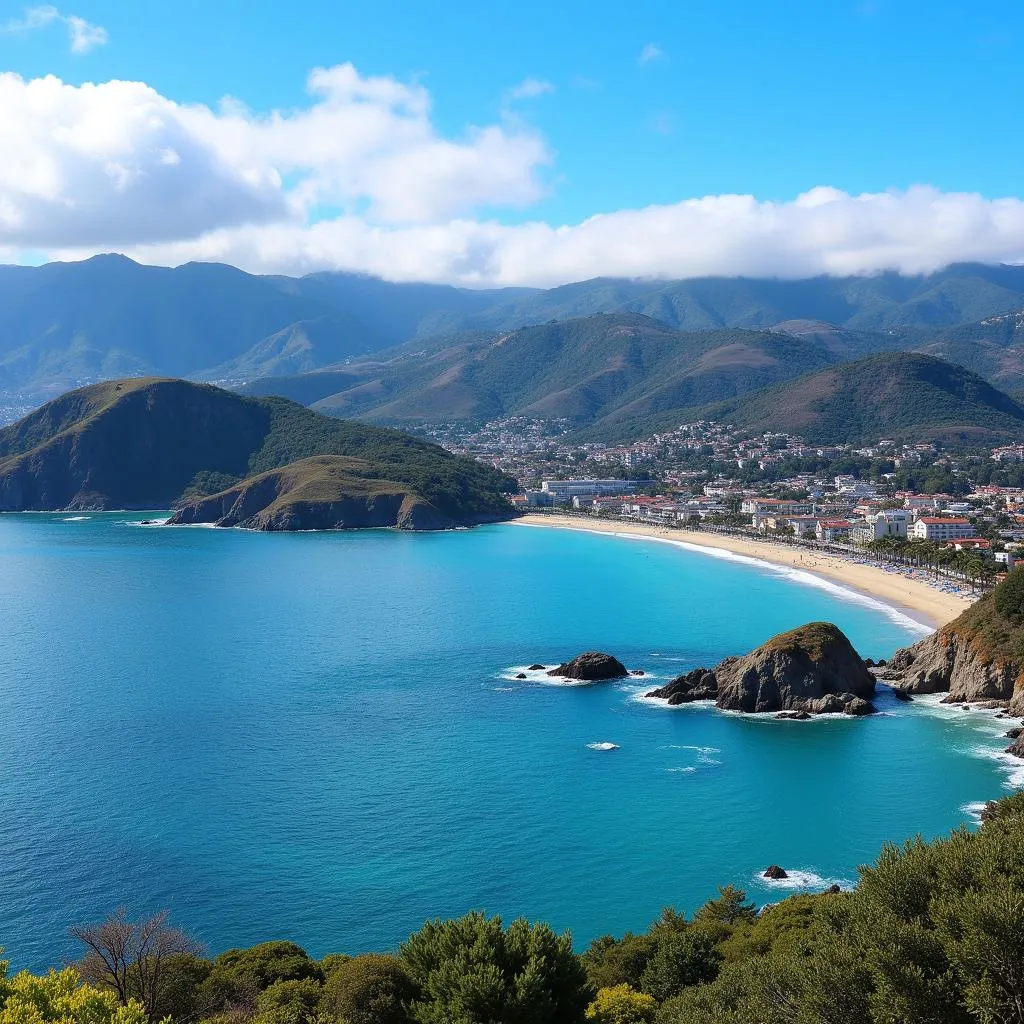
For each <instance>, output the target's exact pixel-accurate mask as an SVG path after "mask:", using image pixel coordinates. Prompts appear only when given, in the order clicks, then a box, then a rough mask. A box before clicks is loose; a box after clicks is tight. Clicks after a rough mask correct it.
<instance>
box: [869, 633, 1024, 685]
mask: <svg viewBox="0 0 1024 1024" xmlns="http://www.w3.org/2000/svg"><path fill="white" fill-rule="evenodd" d="M1019 675H1020V669H1019V667H1018V666H1017V665H1015V664H1012V663H1007V662H998V661H994V660H989V659H988V658H986V656H985V653H984V651H982V650H978V649H977V648H976V647H975V646H974V645H972V644H971V642H970V638H969V637H967V636H962V635H960V634H959V633H958V632H956V631H955V630H952V629H948V628H944V629H940V630H939V631H938V632H937V633H932V634H931V636H927V637H925V638H924V639H923V640H920V641H918V642H917V643H916V644H914V646H913V647H907V648H904V649H903V650H901V651H897V652H896V654H895V655H894V656H893V658H892V659H891V660H890V662H889V664H888V666H887V667H886V669H885V671H884V672H883V673H882V678H884V679H887V680H891V681H893V682H894V683H898V686H899V688H900V689H902V690H903V691H904V692H906V693H911V694H913V693H948V694H949V701H950V703H961V702H963V701H970V702H973V701H988V700H997V701H1007V702H1009V701H1010V699H1011V698H1012V697H1013V691H1014V686H1015V683H1016V680H1017V677H1018V676H1019Z"/></svg>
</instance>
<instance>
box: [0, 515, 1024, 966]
mask: <svg viewBox="0 0 1024 1024" xmlns="http://www.w3.org/2000/svg"><path fill="white" fill-rule="evenodd" d="M143 518H144V516H142V515H140V514H125V513H107V514H87V513H83V514H80V515H70V514H63V515H42V514H39V515H22V516H0V624H2V629H0V706H2V708H3V714H2V715H0V945H2V946H4V947H5V948H6V956H8V957H9V958H10V959H11V961H12V963H13V966H14V967H16V968H19V967H30V968H33V969H40V968H43V967H46V966H49V965H59V964H60V963H62V962H63V961H65V960H66V959H69V958H71V957H73V956H74V955H75V954H76V948H75V946H74V944H73V943H72V942H71V940H70V939H69V938H68V933H67V929H68V927H69V926H70V925H71V924H73V923H76V922H81V921H89V920H94V919H98V918H101V917H103V916H105V915H106V914H107V913H108V912H110V911H111V910H113V909H114V908H115V907H117V906H120V905H124V906H125V907H127V908H128V909H129V911H130V912H132V913H134V914H141V913H145V912H149V911H154V910H157V909H162V908H168V909H169V910H170V911H171V914H172V918H173V920H174V921H175V922H176V923H178V924H179V925H181V926H183V927H185V928H186V929H188V930H189V931H190V932H191V933H192V934H193V935H194V936H195V937H197V938H198V939H200V940H201V941H203V942H204V943H205V944H206V945H207V947H208V948H209V950H210V951H211V952H212V953H216V952H218V951H220V950H223V949H225V948H228V947H231V946H244V945H250V944H252V943H256V942H260V941H263V940H266V939H271V938H286V939H292V940H294V941H296V942H298V943H300V944H301V945H303V946H304V947H306V948H307V949H308V950H309V951H310V953H311V954H313V955H316V956H319V955H322V954H325V953H327V952H348V953H357V952H362V951H366V950H385V949H392V948H394V947H395V946H396V945H397V944H398V943H399V942H401V941H402V940H403V939H404V938H405V937H406V936H407V935H408V934H409V933H410V932H411V931H413V930H415V929H417V928H418V927H419V926H420V925H421V924H422V922H423V921H424V919H426V918H430V917H449V916H453V915H457V914H461V913H463V912H465V911H467V910H469V909H471V908H479V909H483V910H486V911H487V912H489V913H498V914H501V915H502V916H503V917H504V918H505V919H506V920H509V919H512V918H514V917H516V916H520V915H525V916H526V917H528V918H530V919H534V920H545V921H548V922H550V923H551V924H552V926H554V927H555V928H556V929H558V930H564V929H571V931H572V934H573V938H574V941H575V943H576V945H577V947H578V948H583V947H584V946H585V945H586V944H587V943H588V942H589V941H590V940H591V939H593V938H594V937H596V936H598V935H601V934H605V933H613V934H621V933H622V932H624V931H625V930H627V929H638V928H644V927H645V926H646V925H647V923H648V922H650V921H651V920H653V919H654V918H655V917H656V916H657V915H658V913H659V912H660V910H661V908H662V907H663V906H666V905H674V906H676V907H677V908H679V909H681V910H685V911H687V912H692V911H693V910H694V909H695V908H696V907H698V906H699V905H700V904H701V903H702V902H703V901H704V900H705V899H707V898H708V897H710V896H713V895H714V894H715V892H716V887H717V886H719V885H725V884H727V883H733V884H735V885H739V886H742V887H744V888H745V889H746V890H747V892H748V894H749V896H750V897H751V898H752V899H754V900H755V901H757V902H758V903H765V902H770V901H773V900H777V899H779V898H781V896H783V895H785V894H786V893H787V892H789V891H792V888H793V887H794V886H795V887H801V886H806V887H809V888H811V889H817V888H822V887H824V886H827V885H829V884H831V883H832V882H833V881H835V882H838V883H839V884H842V885H847V884H852V883H853V882H854V881H855V880H856V877H857V866H858V865H859V864H864V863H866V862H869V861H870V860H872V859H873V858H874V857H875V856H876V854H877V853H878V851H879V849H880V847H881V845H882V843H883V842H885V841H887V840H892V841H896V842H900V841H903V840H905V839H907V838H909V837H912V836H914V835H916V834H918V833H920V834H922V835H924V836H926V837H931V836H937V835H940V834H943V833H946V832H948V831H949V830H950V829H953V828H958V827H961V826H971V824H972V820H973V815H974V813H976V807H977V804H978V802H979V801H983V800H986V799H989V798H993V797H997V796H999V795H1001V794H1005V793H1006V792H1008V788H1007V787H1009V786H1011V785H1013V784H1024V780H1022V779H1021V772H1020V771H1019V770H1018V771H1015V772H1014V771H1013V766H1012V765H1010V764H1008V763H1007V762H1006V761H1004V760H1001V759H999V757H998V751H999V750H1001V748H1002V747H1003V746H1005V743H1006V741H1005V740H1001V733H1002V731H1004V728H1003V727H1004V726H1005V723H1001V722H998V721H995V720H994V719H993V717H992V716H991V714H989V713H983V712H964V711H961V710H959V709H958V708H948V707H940V706H938V705H937V703H936V702H935V701H934V700H929V701H916V702H915V703H913V704H910V705H902V704H898V703H897V702H895V701H894V700H893V699H892V698H891V697H890V696H889V695H888V694H887V693H883V694H882V695H881V696H880V698H879V700H878V705H879V707H880V709H881V710H882V711H883V714H880V715H877V716H875V717H873V718H870V719H864V720H844V719H841V718H840V719H821V720H816V721H812V722H808V723H799V722H777V721H774V720H771V719H767V720H766V719H763V718H750V717H746V718H744V717H740V716H738V715H732V714H723V713H720V712H717V711H715V710H714V709H711V708H708V707H706V706H690V707H685V708H678V709H669V708H666V707H664V706H662V705H659V704H656V703H655V702H651V701H645V700H644V699H643V696H642V694H643V692H644V690H645V689H649V688H651V687H653V686H656V685H658V684H659V683H660V682H662V681H664V680H667V679H669V678H671V677H672V676H674V675H676V674H678V673H679V672H682V671H685V670H687V669H689V668H692V667H694V666H696V665H712V664H714V663H715V662H717V661H718V660H719V659H720V658H722V657H724V656H725V655H727V654H735V653H743V652H745V651H747V650H749V649H750V648H752V647H754V646H755V645H757V644H758V643H759V642H761V641H763V640H765V639H766V638H767V637H769V636H771V635H772V634H774V633H777V632H779V631H781V630H784V629H787V628H790V627H793V626H796V625H799V624H801V623H804V622H807V621H811V620H815V619H827V620H831V621H834V622H836V623H837V624H838V625H839V626H841V628H842V629H844V630H845V631H846V632H847V634H848V635H849V637H850V638H851V640H852V641H853V643H854V644H855V646H856V647H857V648H858V650H860V651H861V653H862V654H864V655H865V656H867V657H874V658H879V657H886V656H888V655H890V654H891V653H892V652H893V651H894V650H895V649H896V648H897V647H899V646H901V645H904V644H906V643H908V642H911V641H912V640H914V639H916V638H917V637H919V636H920V635H922V630H921V627H919V626H918V625H916V624H915V623H914V622H913V621H912V620H910V619H908V618H906V617H905V616H903V615H901V614H900V613H898V612H893V611H892V610H887V609H885V608H884V607H883V606H880V605H878V604H876V603H874V602H872V601H870V600H867V599H865V598H862V597H858V596H856V595H851V594H848V593H845V592H843V591H842V590H840V589H839V588H837V587H834V586H831V585H824V584H822V585H808V584H807V583H806V582H801V579H800V577H799V574H796V573H793V572H791V571H785V570H778V569H773V568H770V567H768V566H760V565H750V564H746V563H742V562H739V561H736V560H730V559H727V558H721V557H714V556H710V555H707V554H704V553H698V552H693V551H688V550H684V549H682V548H680V547H678V546H674V545H671V544H664V543H658V542H655V541H643V540H627V539H622V538H614V537H606V536H597V535H592V534H585V533H581V532H572V531H561V530H545V529H530V528H525V527H521V526H511V525H499V526H490V527H483V528H479V529H476V530H472V531H459V532H452V533H442V534H424V535H407V534H400V533H395V532H388V531H367V532H360V533H351V534H344V533H332V534H312V533H310V534H276V535H275V534H253V533H245V532H241V531H221V530H214V529H203V528H162V527H146V526H141V525H139V521H140V520H141V519H143ZM588 649H597V650H605V651H608V652H610V653H612V654H615V655H616V656H618V657H619V658H620V659H622V660H623V661H624V662H625V663H626V664H627V665H628V666H629V667H630V668H636V669H642V670H643V671H644V672H645V673H647V674H646V676H645V677H644V678H643V679H630V680H628V681H626V682H622V683H605V684H599V685H595V686H585V687H580V686H557V685H550V683H549V682H548V681H547V679H546V677H545V676H543V675H542V674H539V673H534V674H531V678H530V679H528V680H527V681H525V682H524V681H521V680H517V679H515V678H514V677H515V675H516V674H517V673H518V672H519V671H521V670H522V668H523V667H525V666H527V665H528V664H530V663H531V662H534V661H539V662H542V663H545V664H555V663H557V662H558V661H560V660H564V659H567V658H569V657H571V656H573V655H575V654H577V653H579V652H581V651H583V650H588ZM771 863H776V864H781V865H782V866H783V867H785V868H786V869H787V870H789V871H790V872H791V873H794V877H793V878H792V879H791V880H790V881H789V882H787V883H777V884H772V883H768V882H766V881H765V880H764V879H761V878H760V877H759V873H760V872H761V871H762V870H763V869H764V868H765V867H766V866H767V865H768V864H771ZM787 885H788V886H789V888H787V887H786V886H787Z"/></svg>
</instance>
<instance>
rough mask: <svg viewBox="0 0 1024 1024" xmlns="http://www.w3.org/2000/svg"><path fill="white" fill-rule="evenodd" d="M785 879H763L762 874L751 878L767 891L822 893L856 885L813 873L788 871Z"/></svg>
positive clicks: (848, 881)
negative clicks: (804, 890)
mask: <svg viewBox="0 0 1024 1024" xmlns="http://www.w3.org/2000/svg"><path fill="white" fill-rule="evenodd" d="M786 875H787V877H786V878H765V877H764V875H763V874H760V873H759V874H756V875H755V876H754V878H753V882H754V884H755V885H762V886H765V887H766V888H769V889H806V890H808V891H819V892H820V891H822V890H824V889H830V888H831V887H832V886H833V885H838V886H839V888H840V889H852V888H853V887H854V886H855V885H856V883H855V882H851V881H850V880H849V879H848V878H824V877H823V876H822V875H819V874H817V873H816V872H814V871H788V870H787V872H786Z"/></svg>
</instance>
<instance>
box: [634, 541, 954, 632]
mask: <svg viewBox="0 0 1024 1024" xmlns="http://www.w3.org/2000/svg"><path fill="white" fill-rule="evenodd" d="M624 536H628V537H630V538H631V539H635V540H658V541H661V542H662V543H665V544H673V545H675V546H676V547H679V548H683V549H684V550H686V551H692V552H695V553H697V554H704V555H708V556H709V557H711V558H720V559H722V560H723V561H726V562H738V563H740V564H742V565H750V566H756V567H757V568H759V569H767V570H770V571H771V572H773V573H774V574H775V575H776V576H782V577H784V578H785V579H789V580H792V581H793V582H794V583H800V584H802V585H804V586H809V587H817V588H818V589H819V590H825V591H828V592H829V593H830V594H834V595H835V596H836V597H839V598H842V599H843V600H844V601H848V602H850V603H853V604H859V605H862V606H864V607H866V608H872V609H874V610H875V611H880V612H882V613H883V614H884V615H885V616H886V617H887V618H888V619H889V620H890V621H891V622H895V623H896V624H897V625H899V626H902V627H903V628H904V629H907V630H908V631H911V632H915V633H917V634H919V635H920V636H927V635H928V634H929V633H933V632H934V629H933V628H932V627H931V626H929V625H926V624H925V623H923V622H921V621H920V620H919V619H915V618H914V617H913V616H912V615H908V614H907V613H906V612H904V611H902V610H901V609H899V608H896V607H895V606H894V605H891V604H887V603H886V602H885V601H882V600H880V599H879V598H877V597H872V596H871V595H870V594H865V593H862V592H861V591H859V590H856V589H855V588H853V587H848V586H845V585H844V584H842V583H837V582H836V581H835V580H831V579H827V578H825V577H823V576H818V575H816V574H815V573H813V572H810V571H809V570H807V569H797V568H794V567H793V566H789V565H778V564H776V563H775V562H768V561H765V560H764V559H763V558H757V557H755V556H753V555H741V554H739V553H738V552H736V551H727V550H726V549H725V548H711V547H704V546H703V545H701V544H690V543H688V542H687V541H684V540H673V539H672V538H670V537H664V538H661V537H642V536H638V535H637V534H626V535H624Z"/></svg>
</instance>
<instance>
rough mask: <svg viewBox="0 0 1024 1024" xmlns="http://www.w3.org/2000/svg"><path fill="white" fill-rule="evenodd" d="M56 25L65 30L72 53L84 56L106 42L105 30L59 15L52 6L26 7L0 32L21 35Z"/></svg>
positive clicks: (79, 19) (69, 16)
mask: <svg viewBox="0 0 1024 1024" xmlns="http://www.w3.org/2000/svg"><path fill="white" fill-rule="evenodd" d="M56 23H61V24H63V25H64V26H65V27H66V28H67V30H68V42H69V44H70V46H71V52H72V53H78V54H86V53H89V52H90V51H92V50H94V49H95V48H96V47H97V46H103V45H104V44H105V43H106V42H107V39H108V36H107V30H106V29H105V28H103V27H102V26H100V25H93V24H91V23H90V22H88V21H86V20H85V18H80V17H79V16H78V15H77V14H61V12H60V11H59V10H58V9H57V8H56V7H54V6H53V4H43V5H41V6H38V7H26V8H25V11H24V14H23V15H22V16H21V17H20V18H12V19H11V20H10V21H8V22H7V23H6V24H5V25H3V27H2V28H0V32H3V33H5V34H8V35H21V34H23V33H25V32H33V31H35V30H36V29H40V28H46V27H47V26H49V25H53V24H56Z"/></svg>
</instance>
